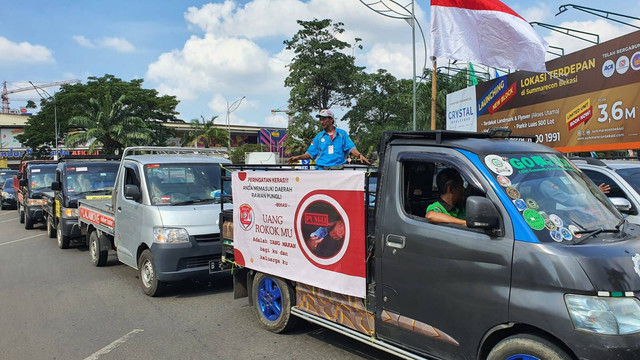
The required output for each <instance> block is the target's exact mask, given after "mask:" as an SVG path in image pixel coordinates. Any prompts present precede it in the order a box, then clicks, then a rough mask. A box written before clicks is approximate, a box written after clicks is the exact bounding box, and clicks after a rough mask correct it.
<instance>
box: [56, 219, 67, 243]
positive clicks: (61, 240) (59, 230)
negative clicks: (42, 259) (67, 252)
mask: <svg viewBox="0 0 640 360" xmlns="http://www.w3.org/2000/svg"><path fill="white" fill-rule="evenodd" d="M56 237H57V238H58V247H59V248H60V249H68V248H69V237H68V236H64V235H63V234H62V226H60V223H58V226H57V227H56Z"/></svg>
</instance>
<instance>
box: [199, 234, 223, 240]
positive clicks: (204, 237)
mask: <svg viewBox="0 0 640 360" xmlns="http://www.w3.org/2000/svg"><path fill="white" fill-rule="evenodd" d="M193 238H194V239H195V240H196V241H203V242H204V241H219V240H220V234H202V235H194V236H193Z"/></svg>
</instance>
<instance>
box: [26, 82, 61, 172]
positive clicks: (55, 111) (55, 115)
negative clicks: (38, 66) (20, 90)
mask: <svg viewBox="0 0 640 360" xmlns="http://www.w3.org/2000/svg"><path fill="white" fill-rule="evenodd" d="M29 84H31V86H33V88H34V89H35V90H36V92H37V93H38V95H40V97H41V98H42V99H44V98H45V97H44V96H42V94H40V91H38V89H40V90H42V92H44V93H45V94H47V96H49V99H53V129H54V133H55V136H56V143H55V150H56V152H55V154H54V155H53V160H56V161H57V160H58V104H56V92H55V91H54V92H53V96H51V95H50V94H49V93H48V92H47V91H46V90H45V89H43V88H39V87H37V86H35V85H34V84H33V83H32V82H31V81H29Z"/></svg>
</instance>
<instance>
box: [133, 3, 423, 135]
mask: <svg viewBox="0 0 640 360" xmlns="http://www.w3.org/2000/svg"><path fill="white" fill-rule="evenodd" d="M416 14H417V17H418V19H419V21H420V22H421V24H422V26H423V27H424V31H426V32H427V34H425V36H428V31H429V30H428V21H427V20H426V14H425V13H424V11H422V9H421V8H420V7H419V6H418V5H417V4H416ZM184 16H185V19H186V20H187V21H188V23H189V26H190V27H191V28H192V29H194V30H198V31H202V32H203V34H200V35H192V36H191V37H190V38H189V39H188V40H186V42H185V43H184V46H183V47H182V48H181V49H174V50H172V51H170V52H166V53H164V54H161V55H160V56H159V57H158V59H157V60H156V61H154V62H153V63H151V64H149V66H148V68H147V74H146V76H145V78H146V79H148V80H149V81H152V82H155V83H156V85H155V87H156V89H158V91H159V92H160V93H162V94H169V95H175V96H177V97H178V100H181V101H189V102H190V103H191V104H195V103H198V102H200V103H203V104H204V103H206V104H207V107H208V109H211V110H213V111H215V112H217V113H219V114H222V115H226V101H227V99H237V98H239V97H241V96H247V98H248V99H259V101H260V103H259V104H256V105H255V106H256V107H255V109H257V110H260V112H266V111H268V109H269V108H268V107H269V106H273V105H276V104H277V105H281V104H283V103H286V101H287V99H288V97H289V94H288V92H289V89H287V88H285V87H284V79H285V78H286V76H287V75H288V69H287V67H286V65H287V64H289V63H290V62H291V59H292V58H293V55H294V54H293V52H292V51H289V50H286V49H285V46H284V44H283V43H282V42H283V41H284V40H286V39H291V38H292V37H293V35H294V34H295V33H296V32H297V31H298V30H300V28H301V27H300V25H298V24H297V22H296V19H301V20H305V21H306V20H312V19H313V18H317V19H332V20H333V21H334V23H335V22H342V23H344V26H343V28H344V29H345V32H344V33H342V34H339V35H338V37H339V38H340V39H341V40H343V41H345V42H347V43H349V44H353V43H354V38H356V37H357V38H361V39H362V42H361V43H360V44H361V45H362V46H363V50H360V49H354V50H351V49H346V50H345V52H346V53H348V54H350V55H351V54H353V55H355V56H356V63H357V64H358V65H364V66H366V67H367V71H369V72H374V71H376V70H377V69H378V68H381V67H383V68H385V69H387V70H389V71H390V72H391V73H392V74H393V75H395V76H396V77H399V78H411V76H412V70H411V65H412V58H411V27H410V26H409V25H408V24H407V23H406V22H405V21H404V20H399V19H390V18H388V17H385V16H383V15H380V14H377V13H376V12H374V11H372V10H370V9H368V8H367V7H366V6H364V5H363V4H362V3H360V2H358V1H335V0H309V1H301V0H253V1H250V2H248V3H246V4H244V5H242V4H238V3H237V1H231V0H227V1H225V2H223V3H216V4H212V3H210V4H206V5H203V6H201V7H190V8H188V9H187V11H186V12H185V14H184ZM416 39H417V43H416V46H417V48H416V52H417V53H416V55H417V66H416V67H417V71H418V73H420V72H421V67H422V65H423V63H424V58H425V49H424V47H423V46H422V39H421V35H420V33H419V31H418V29H416ZM427 40H428V39H427ZM256 101H257V100H256ZM249 105H250V104H249V103H247V104H243V107H244V106H247V107H249ZM181 111H182V110H181ZM191 111H193V110H192V109H191ZM201 111H202V110H201ZM238 112H239V113H240V111H238ZM263 116H266V117H265V118H263ZM187 117H188V116H187ZM258 118H260V119H258ZM253 121H258V122H261V123H266V122H267V121H276V120H273V119H271V117H269V115H266V114H264V115H263V114H260V115H256V116H255V117H254V119H252V120H251V122H253Z"/></svg>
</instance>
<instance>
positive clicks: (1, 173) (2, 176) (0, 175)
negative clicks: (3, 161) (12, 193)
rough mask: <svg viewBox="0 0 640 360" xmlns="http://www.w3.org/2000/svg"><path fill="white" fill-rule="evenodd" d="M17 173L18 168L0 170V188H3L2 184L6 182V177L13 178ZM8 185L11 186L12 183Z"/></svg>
mask: <svg viewBox="0 0 640 360" xmlns="http://www.w3.org/2000/svg"><path fill="white" fill-rule="evenodd" d="M17 174H18V170H0V190H2V189H3V188H4V184H5V183H6V181H7V179H13V177H14V176H15V175H17ZM10 186H13V183H11V185H10Z"/></svg>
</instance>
